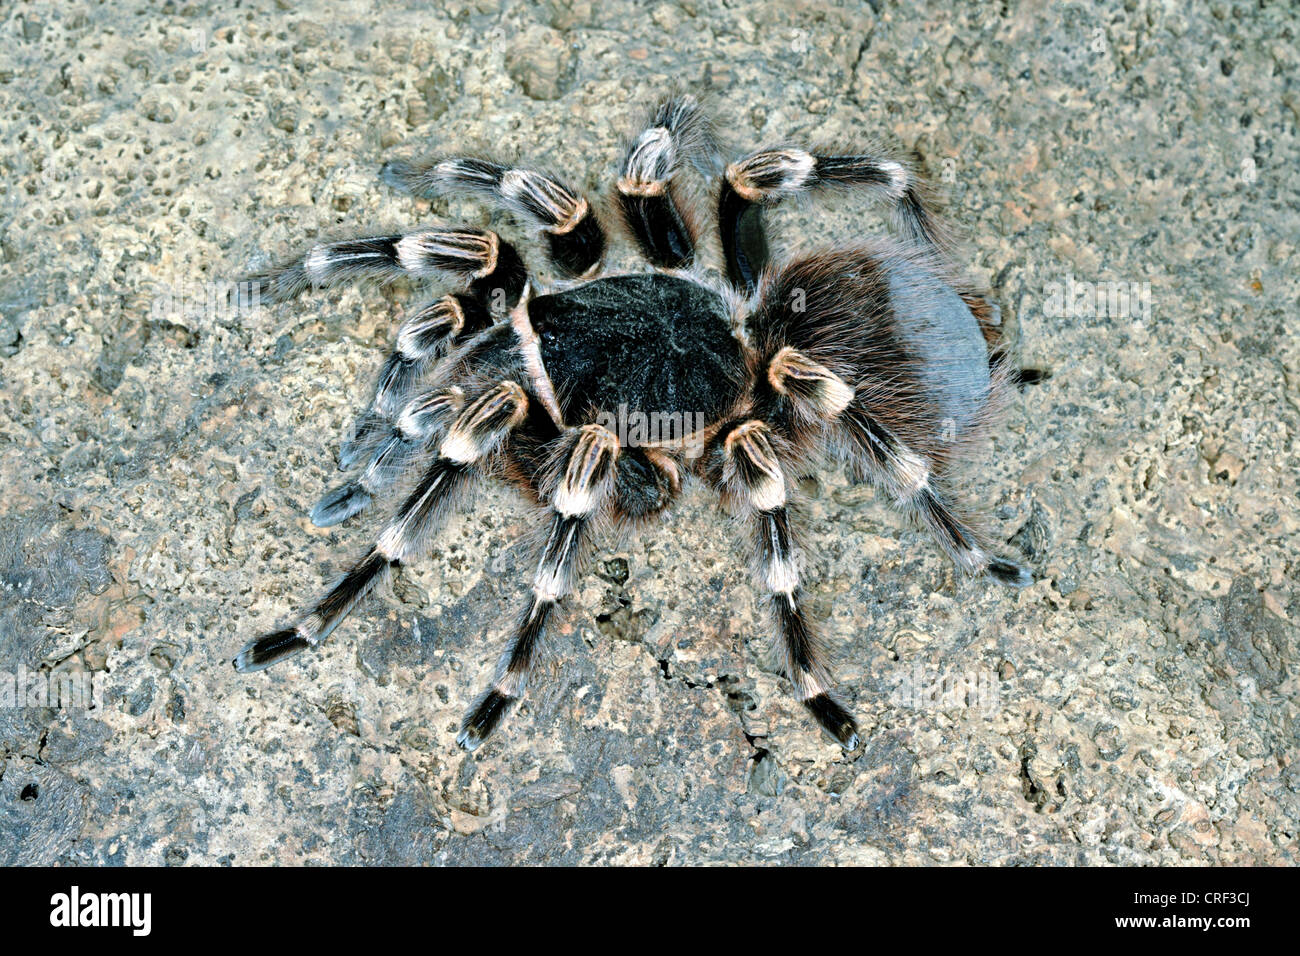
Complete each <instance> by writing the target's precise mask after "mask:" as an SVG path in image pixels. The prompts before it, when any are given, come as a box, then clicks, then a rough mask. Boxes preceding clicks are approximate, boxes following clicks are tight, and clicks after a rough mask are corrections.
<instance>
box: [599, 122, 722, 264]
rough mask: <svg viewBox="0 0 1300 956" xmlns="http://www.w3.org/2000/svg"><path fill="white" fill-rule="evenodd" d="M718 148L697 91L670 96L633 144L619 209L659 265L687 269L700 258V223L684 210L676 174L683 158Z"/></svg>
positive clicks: (701, 158) (702, 159)
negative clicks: (697, 253)
mask: <svg viewBox="0 0 1300 956" xmlns="http://www.w3.org/2000/svg"><path fill="white" fill-rule="evenodd" d="M716 152H717V148H716V146H715V144H714V141H713V133H712V130H711V128H710V125H709V122H708V120H707V118H706V117H705V116H704V113H703V112H702V111H701V109H700V106H699V103H697V102H696V100H695V98H694V97H693V96H680V97H673V98H671V99H668V100H665V101H664V102H663V103H661V104H660V105H659V106H658V107H657V108H656V110H655V112H654V113H653V114H652V116H651V118H650V121H649V123H648V124H647V128H646V129H645V131H643V132H642V133H641V134H640V135H639V136H637V138H636V139H635V140H633V141H632V142H631V144H629V146H628V148H627V153H626V155H625V156H624V158H623V168H622V174H621V175H620V176H619V179H618V183H617V185H616V199H617V202H618V209H619V212H620V213H622V216H623V220H624V222H626V223H627V226H628V228H629V229H630V230H631V232H632V235H633V237H634V238H635V239H636V241H637V245H639V246H640V247H641V251H642V253H643V254H644V255H645V257H646V258H647V259H649V260H650V262H652V263H653V264H654V265H657V266H661V267H664V268H670V269H682V268H685V267H687V266H689V265H690V264H691V262H692V261H693V260H694V258H695V228H694V226H693V225H692V224H691V222H689V221H688V219H687V218H686V217H685V216H684V215H683V214H682V210H681V202H680V197H679V196H677V195H676V189H675V187H674V183H673V179H674V176H675V175H676V173H677V170H678V168H679V166H680V165H681V160H682V158H684V157H686V158H691V159H693V160H695V161H696V162H697V163H707V161H708V159H709V158H710V157H712V156H714V155H716ZM706 168H707V167H706Z"/></svg>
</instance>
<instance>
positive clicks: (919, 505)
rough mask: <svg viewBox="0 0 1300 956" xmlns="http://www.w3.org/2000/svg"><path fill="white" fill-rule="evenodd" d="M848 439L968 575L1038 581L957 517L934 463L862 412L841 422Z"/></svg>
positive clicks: (1020, 583)
mask: <svg viewBox="0 0 1300 956" xmlns="http://www.w3.org/2000/svg"><path fill="white" fill-rule="evenodd" d="M841 421H842V423H843V425H844V428H845V434H846V435H848V436H849V438H850V440H851V443H852V445H853V446H854V447H855V448H856V449H857V450H858V452H859V455H858V457H859V460H860V461H862V462H865V464H866V467H867V469H868V471H869V472H870V473H871V475H872V476H873V477H874V478H875V479H876V481H877V482H879V483H880V484H881V485H883V486H884V488H885V489H886V490H887V491H888V492H889V494H890V495H891V496H892V497H893V499H894V501H895V502H896V503H897V504H898V505H899V507H901V508H903V509H904V510H906V511H910V512H912V513H913V514H915V515H916V516H917V517H918V518H919V519H920V520H921V522H922V523H923V524H925V526H926V527H927V528H929V530H930V532H931V533H932V534H933V535H934V537H935V539H936V540H937V541H938V542H939V545H940V547H942V548H943V549H944V551H945V552H947V554H948V556H949V557H950V558H952V560H953V563H954V564H956V565H957V566H958V567H959V568H961V569H962V570H963V571H967V572H969V573H971V574H978V573H980V572H983V571H987V572H988V573H989V574H991V575H993V577H994V578H996V579H997V580H998V581H1000V582H1002V583H1003V584H1007V585H1011V586H1012V587H1025V586H1026V585H1029V584H1032V583H1033V580H1034V577H1033V574H1032V573H1030V571H1029V569H1028V568H1026V567H1025V566H1024V565H1022V564H1019V563H1017V562H1015V561H1012V560H1010V559H1008V558H1003V557H998V556H997V555H994V554H991V553H990V552H989V550H988V548H987V547H986V546H985V544H984V543H983V542H982V541H981V539H980V536H979V535H977V534H976V533H975V532H974V531H973V530H972V529H971V528H969V527H968V526H967V525H966V524H965V522H963V521H962V520H961V519H960V518H959V517H958V516H957V514H956V513H955V510H954V506H953V503H952V502H951V501H950V500H949V499H948V496H947V495H946V494H945V493H944V491H943V489H942V487H941V486H940V485H939V483H938V482H937V481H936V480H935V476H934V475H933V473H932V471H931V468H930V463H929V462H928V461H927V460H926V459H925V457H924V456H922V455H920V454H918V453H917V452H916V451H914V450H912V449H911V448H908V447H907V446H906V445H904V444H903V443H902V442H901V441H899V440H898V438H897V437H896V436H895V435H894V434H893V433H892V432H890V431H889V430H888V429H886V428H885V427H884V426H883V425H881V424H879V423H878V422H875V421H873V420H872V419H871V418H869V417H867V416H866V415H864V414H862V413H861V412H859V411H856V410H854V411H851V412H850V413H849V414H848V415H846V416H844V417H843V418H842V419H841Z"/></svg>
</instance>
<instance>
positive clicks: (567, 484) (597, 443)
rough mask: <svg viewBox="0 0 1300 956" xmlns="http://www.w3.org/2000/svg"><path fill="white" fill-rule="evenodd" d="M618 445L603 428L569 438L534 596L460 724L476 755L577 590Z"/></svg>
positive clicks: (460, 739)
mask: <svg viewBox="0 0 1300 956" xmlns="http://www.w3.org/2000/svg"><path fill="white" fill-rule="evenodd" d="M618 453H619V444H618V439H617V437H615V435H614V434H613V433H612V432H610V431H608V430H607V429H605V428H603V427H602V426H600V425H586V426H584V427H583V428H581V429H578V430H576V431H575V432H574V433H573V434H572V436H571V437H570V445H569V447H568V450H567V452H566V453H565V455H564V458H563V463H562V465H561V470H560V474H559V481H558V483H557V484H556V485H555V489H554V491H553V492H552V493H551V494H550V506H549V509H548V510H549V513H550V527H549V529H548V531H547V535H546V542H545V544H544V545H543V546H542V550H541V556H540V557H539V559H538V562H537V571H536V573H535V574H534V575H533V593H532V596H531V597H530V598H529V602H528V607H527V609H526V610H525V612H524V615H523V617H522V619H521V620H520V622H519V624H518V626H517V627H516V629H515V633H514V635H513V637H511V639H510V643H509V644H508V645H507V647H506V650H505V653H504V654H502V655H501V659H500V661H499V662H498V664H497V668H496V675H495V677H494V678H493V680H492V684H491V686H489V687H488V689H487V690H485V691H484V692H483V693H482V694H481V695H480V696H479V698H478V700H477V701H476V702H475V704H474V706H473V707H472V708H471V709H470V711H469V713H468V714H467V715H466V717H465V720H464V723H463V724H462V725H461V729H460V733H459V734H458V735H457V737H456V743H457V744H459V745H460V746H461V747H462V748H464V749H465V750H475V749H477V748H478V746H479V745H480V744H481V743H483V741H484V740H485V739H487V737H488V736H489V735H490V734H491V733H492V731H493V730H495V729H496V727H497V726H498V725H499V724H500V722H501V720H502V718H503V717H505V715H506V714H508V713H509V712H510V710H511V709H512V708H513V707H514V705H515V704H516V703H517V702H518V701H519V699H520V698H521V697H523V695H524V690H525V688H526V687H527V685H528V678H529V676H530V675H531V673H532V670H533V666H534V664H535V663H536V661H537V657H538V652H539V650H540V646H541V641H542V638H543V637H544V634H545V628H546V620H547V618H548V617H549V616H550V614H551V612H552V611H553V610H554V609H555V607H556V605H557V604H558V603H559V602H560V599H561V598H563V597H564V596H565V595H566V594H568V593H569V591H570V590H571V589H572V587H573V577H574V572H575V569H576V567H577V564H578V559H579V556H580V554H581V553H582V552H583V550H584V549H585V547H586V543H587V537H588V531H589V527H590V523H591V521H592V520H593V519H594V518H596V517H597V516H598V515H599V514H600V513H601V511H602V509H603V508H604V507H605V504H606V502H607V500H608V498H609V495H610V491H611V489H612V487H613V484H614V465H615V461H616V460H617V458H618Z"/></svg>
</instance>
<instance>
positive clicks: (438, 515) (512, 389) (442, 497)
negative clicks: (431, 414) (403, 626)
mask: <svg viewBox="0 0 1300 956" xmlns="http://www.w3.org/2000/svg"><path fill="white" fill-rule="evenodd" d="M527 408H528V399H527V396H526V395H525V394H524V390H523V389H522V388H520V387H519V385H517V384H516V383H515V382H512V381H504V382H501V383H500V384H498V385H497V386H496V387H495V388H492V389H489V390H488V391H486V392H484V393H483V394H482V395H479V396H478V397H477V398H475V399H474V401H472V402H470V403H469V404H468V405H467V406H466V407H465V408H464V410H463V411H461V413H460V415H458V416H457V418H456V421H455V422H454V423H453V424H452V426H451V428H450V429H449V430H448V431H447V434H446V436H445V437H444V438H443V439H442V441H441V443H440V444H439V446H438V455H437V457H436V458H435V459H434V461H433V463H432V464H431V465H429V468H428V470H427V471H426V472H425V474H424V477H423V478H421V480H420V482H419V484H418V485H417V486H416V487H415V489H414V490H413V491H412V492H411V493H410V495H409V496H408V497H407V499H406V500H405V501H404V502H403V503H402V506H401V507H400V508H398V510H397V512H396V513H395V514H394V515H393V517H392V518H391V519H390V520H389V522H388V524H387V526H386V527H385V528H384V530H383V531H382V532H380V534H379V537H378V538H377V539H376V540H375V543H374V544H373V545H372V546H371V548H370V550H369V551H367V552H366V553H365V554H364V555H363V556H362V557H361V559H360V560H359V561H357V562H356V563H355V564H354V565H353V566H352V567H351V568H350V569H349V570H348V571H347V573H346V574H344V575H343V577H342V578H341V579H340V580H339V581H338V583H337V584H335V585H334V587H333V588H332V589H331V590H330V591H329V593H328V594H326V595H325V597H323V598H321V599H320V600H319V601H318V602H316V604H314V605H313V606H312V607H310V608H309V609H308V610H307V611H306V612H305V613H303V615H302V616H301V617H300V619H299V621H298V623H297V624H295V625H294V626H293V627H288V628H283V629H281V630H278V631H274V632H272V633H271V634H267V635H265V636H263V637H259V638H257V639H255V640H252V641H249V642H248V643H247V644H246V645H244V648H243V650H241V651H240V652H239V655H238V656H237V657H236V658H235V659H234V665H235V669H236V670H239V671H243V672H250V671H258V670H262V669H263V668H265V667H269V666H270V665H272V664H274V663H276V662H277V661H279V660H281V659H283V658H285V657H287V656H289V655H290V654H293V653H295V652H297V651H300V650H303V649H304V648H308V647H315V646H316V645H318V644H320V643H321V641H323V640H325V638H327V637H328V636H329V635H330V632H331V631H333V630H334V628H335V627H337V626H338V624H339V622H340V621H342V620H343V618H345V617H346V616H347V615H348V613H349V612H350V611H351V610H352V608H353V607H355V606H356V604H357V602H358V601H360V600H361V599H362V598H363V597H365V596H366V595H367V594H368V593H369V592H370V591H371V590H372V589H373V588H374V587H375V585H376V584H378V583H379V582H380V581H381V580H383V579H385V578H386V577H388V575H389V574H390V573H391V570H392V568H393V567H395V566H397V565H400V564H407V563H409V562H410V561H411V560H412V559H414V558H415V557H417V556H419V555H420V554H421V553H422V552H423V550H424V545H425V542H426V541H427V540H428V537H429V535H430V534H431V533H432V532H433V530H434V529H435V528H436V527H437V526H438V525H439V524H440V523H441V519H442V518H443V517H444V516H445V515H446V514H447V512H448V511H449V510H450V504H451V502H452V501H453V500H454V498H455V495H456V492H457V491H458V490H460V489H461V488H462V487H463V486H464V485H465V484H466V483H467V482H468V481H469V479H470V478H472V477H474V476H475V475H476V474H477V473H479V472H480V471H481V467H482V463H483V461H484V459H486V458H487V457H488V456H490V455H491V454H492V453H493V452H494V451H495V450H496V448H497V447H498V445H500V443H501V442H502V441H503V440H504V439H505V437H506V436H507V435H508V434H509V433H510V431H511V430H513V429H514V428H515V427H516V426H517V425H518V424H519V423H520V422H521V421H522V420H523V418H524V416H525V414H526V413H527Z"/></svg>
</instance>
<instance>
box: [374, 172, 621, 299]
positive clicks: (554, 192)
mask: <svg viewBox="0 0 1300 956" xmlns="http://www.w3.org/2000/svg"><path fill="white" fill-rule="evenodd" d="M381 175H382V176H383V177H384V179H385V181H386V182H388V184H389V185H391V186H393V187H395V188H397V189H401V190H404V191H405V192H409V193H412V194H413V195H416V196H425V197H429V198H432V197H435V196H446V195H453V194H455V193H458V192H469V193H475V194H477V195H479V196H482V197H484V198H486V199H488V200H490V201H492V202H494V203H495V204H497V205H500V206H504V207H505V208H506V209H508V210H510V211H511V212H513V213H514V214H515V215H517V216H519V217H520V218H522V219H524V220H526V221H528V222H531V223H533V224H534V225H536V226H537V227H539V228H540V229H541V230H542V233H543V234H544V235H545V236H546V240H547V243H548V246H549V250H550V255H551V261H552V262H554V263H555V265H556V268H558V269H559V270H560V271H561V272H563V273H564V274H565V275H568V276H581V275H586V274H588V273H590V272H592V271H593V270H594V269H595V268H596V267H597V266H598V265H599V264H600V260H601V257H602V256H603V255H604V254H605V232H604V230H603V229H601V226H600V221H599V220H598V219H597V218H596V214H595V212H593V211H592V208H591V205H590V204H589V203H588V202H587V200H586V199H585V198H584V197H583V196H582V195H581V194H580V193H578V192H577V191H576V190H574V189H572V188H570V187H569V186H568V185H566V184H565V183H563V182H561V181H560V180H558V179H555V178H554V177H551V176H547V175H545V174H543V173H539V172H536V171H534V170H531V169H515V168H512V167H510V166H505V165H503V164H501V163H494V162H491V161H490V160H486V159H477V158H474V157H468V156H461V157H453V158H450V159H442V160H435V161H431V162H425V163H419V164H413V163H405V162H391V163H387V164H385V165H384V168H383V169H382V170H381Z"/></svg>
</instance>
